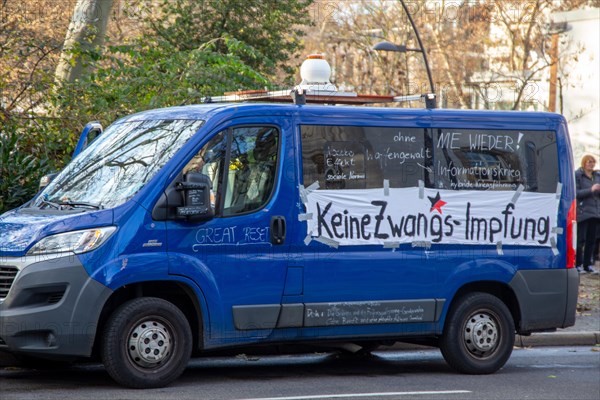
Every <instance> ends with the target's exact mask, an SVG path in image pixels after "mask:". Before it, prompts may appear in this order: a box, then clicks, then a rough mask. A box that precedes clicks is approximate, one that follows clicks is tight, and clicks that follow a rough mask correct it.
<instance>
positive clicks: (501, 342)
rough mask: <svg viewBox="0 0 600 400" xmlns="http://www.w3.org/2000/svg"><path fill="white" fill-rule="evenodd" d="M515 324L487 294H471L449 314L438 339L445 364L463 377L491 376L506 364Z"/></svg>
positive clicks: (500, 303)
mask: <svg viewBox="0 0 600 400" xmlns="http://www.w3.org/2000/svg"><path fill="white" fill-rule="evenodd" d="M514 343H515V325H514V321H513V318H512V315H511V313H510V311H509V310H508V307H506V305H505V304H504V303H503V302H502V301H501V300H500V299H498V298H497V297H495V296H492V295H491V294H488V293H479V292H477V293H471V294H468V295H466V296H465V297H463V298H461V299H460V300H458V303H457V304H455V305H454V306H453V307H452V308H451V309H450V311H449V313H448V317H447V318H446V323H445V327H444V334H443V336H442V338H441V340H440V350H441V351H442V355H443V356H444V359H445V360H446V362H447V363H448V364H449V365H450V366H451V367H452V368H454V369H456V370H457V371H459V372H462V373H466V374H474V375H481V374H491V373H494V372H496V371H498V370H499V369H500V368H502V366H504V364H505V363H506V361H508V359H509V357H510V355H511V353H512V349H513V345H514Z"/></svg>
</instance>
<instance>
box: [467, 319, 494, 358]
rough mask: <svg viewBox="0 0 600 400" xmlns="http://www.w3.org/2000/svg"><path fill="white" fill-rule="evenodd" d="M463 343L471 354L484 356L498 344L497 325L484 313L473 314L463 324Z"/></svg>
mask: <svg viewBox="0 0 600 400" xmlns="http://www.w3.org/2000/svg"><path fill="white" fill-rule="evenodd" d="M465 345H466V346H467V349H469V352H470V353H471V354H474V355H477V356H479V357H482V356H486V355H487V354H488V353H490V352H492V351H493V350H494V349H495V348H496V346H497V345H498V326H497V324H496V322H495V321H494V319H493V318H492V317H491V316H489V315H487V314H484V313H477V314H473V315H472V316H471V317H470V318H469V320H468V321H467V323H466V324H465Z"/></svg>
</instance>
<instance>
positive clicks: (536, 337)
mask: <svg viewBox="0 0 600 400" xmlns="http://www.w3.org/2000/svg"><path fill="white" fill-rule="evenodd" d="M597 344H600V331H597V332H590V331H587V332H578V331H574V332H549V333H533V334H531V335H530V336H521V335H517V336H516V337H515V346H517V347H531V346H595V345H597Z"/></svg>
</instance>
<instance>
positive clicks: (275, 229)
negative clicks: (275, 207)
mask: <svg viewBox="0 0 600 400" xmlns="http://www.w3.org/2000/svg"><path fill="white" fill-rule="evenodd" d="M283 242H285V218H284V217H282V216H280V215H274V216H273V217H271V243H273V244H283Z"/></svg>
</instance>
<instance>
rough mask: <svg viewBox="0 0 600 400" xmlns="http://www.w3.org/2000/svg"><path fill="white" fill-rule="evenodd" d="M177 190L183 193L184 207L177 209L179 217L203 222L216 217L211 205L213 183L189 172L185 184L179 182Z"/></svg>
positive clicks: (202, 176)
mask: <svg viewBox="0 0 600 400" xmlns="http://www.w3.org/2000/svg"><path fill="white" fill-rule="evenodd" d="M175 189H176V190H177V191H178V192H180V193H181V196H182V199H183V206H180V207H177V217H179V218H182V217H183V218H187V219H188V220H190V221H202V220H206V219H210V218H212V217H213V216H214V214H215V212H214V208H213V205H212V204H211V189H212V182H211V180H210V178H209V177H208V176H206V175H204V174H201V173H199V172H188V173H187V174H186V175H185V176H184V178H183V182H177V183H176V184H175Z"/></svg>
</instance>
